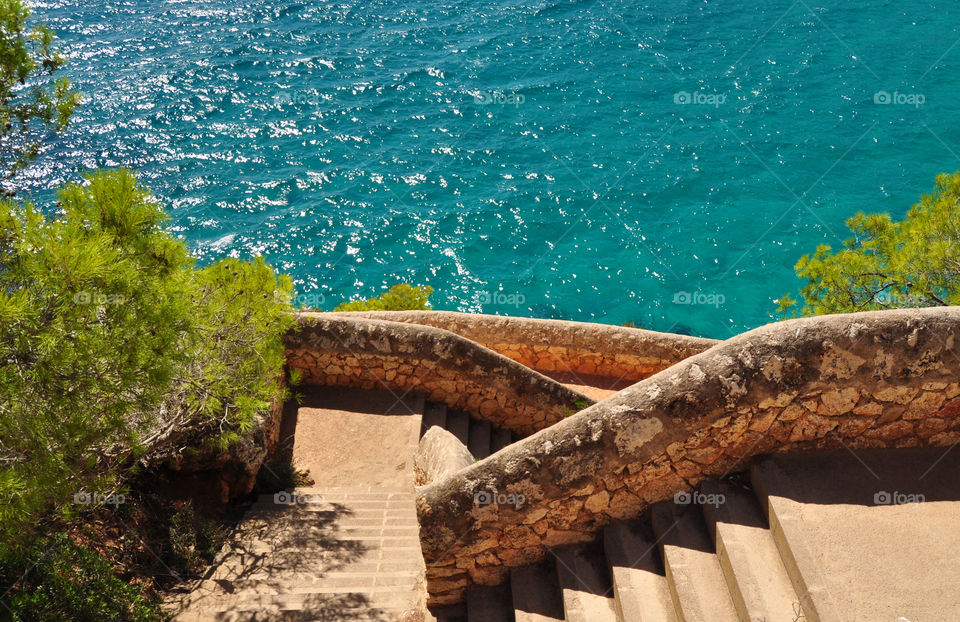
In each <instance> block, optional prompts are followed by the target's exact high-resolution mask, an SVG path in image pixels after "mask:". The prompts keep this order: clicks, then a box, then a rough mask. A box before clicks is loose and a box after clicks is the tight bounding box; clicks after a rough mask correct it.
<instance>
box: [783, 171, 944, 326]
mask: <svg viewBox="0 0 960 622" xmlns="http://www.w3.org/2000/svg"><path fill="white" fill-rule="evenodd" d="M847 226H848V227H849V228H850V230H851V231H852V232H853V237H852V238H850V239H848V240H846V241H845V242H844V245H843V248H840V249H837V250H834V249H833V248H832V247H830V246H828V245H825V244H824V245H821V246H819V247H818V248H817V250H816V252H814V253H813V254H812V255H804V256H803V257H802V258H801V259H800V261H799V262H797V265H796V271H797V275H798V276H799V277H800V278H802V279H804V280H805V281H806V283H805V284H804V286H803V288H802V289H801V291H800V299H801V301H802V306H800V304H799V303H798V302H797V301H796V300H794V299H793V298H792V297H791V296H789V295H787V296H783V297H782V298H780V300H778V301H777V302H778V303H779V305H780V311H789V312H792V313H793V314H797V313H799V314H800V315H804V316H810V315H823V314H827V313H853V312H856V311H870V310H880V309H893V308H905V307H934V306H944V305H957V304H960V255H958V254H957V248H960V172H957V173H953V174H942V175H939V176H938V177H937V181H936V185H935V186H934V189H933V192H931V193H930V194H928V195H925V196H923V197H922V198H921V199H920V202H919V203H917V204H916V205H914V206H913V207H912V208H910V210H909V211H908V212H907V214H906V217H905V218H904V219H903V220H899V221H897V220H894V219H893V218H891V216H890V215H889V214H865V213H863V212H860V213H858V214H856V215H855V216H853V217H852V218H850V219H849V220H848V221H847ZM798 307H799V308H798Z"/></svg>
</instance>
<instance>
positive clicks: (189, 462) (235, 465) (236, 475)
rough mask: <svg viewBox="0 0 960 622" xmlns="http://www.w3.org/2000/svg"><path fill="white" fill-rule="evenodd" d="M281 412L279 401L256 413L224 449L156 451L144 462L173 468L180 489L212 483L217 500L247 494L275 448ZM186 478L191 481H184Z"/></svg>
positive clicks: (235, 497)
mask: <svg viewBox="0 0 960 622" xmlns="http://www.w3.org/2000/svg"><path fill="white" fill-rule="evenodd" d="M282 416H283V405H282V404H280V403H279V402H278V403H275V404H273V405H271V407H270V408H269V409H268V410H266V411H264V412H262V413H260V414H259V415H257V418H256V421H255V422H254V425H253V427H252V428H251V430H250V431H249V432H248V433H246V434H244V435H243V436H241V437H240V438H239V439H238V440H237V441H236V442H234V443H233V444H231V445H230V446H229V447H228V448H227V449H226V450H223V451H220V450H218V449H214V448H206V447H201V448H190V449H187V450H184V449H178V450H176V451H175V452H172V451H167V452H158V453H156V454H151V455H150V461H149V463H147V464H146V465H145V466H147V468H155V469H163V470H168V471H173V472H175V473H176V476H175V479H177V480H178V481H180V482H182V483H183V488H184V489H188V488H189V489H195V488H198V487H203V489H204V490H209V488H210V486H212V485H215V486H216V488H215V492H216V494H217V495H218V496H219V499H220V502H221V503H227V502H228V501H231V500H234V499H239V498H241V497H244V496H246V495H248V494H250V492H251V491H252V490H253V487H254V485H255V484H256V482H257V473H258V472H259V471H260V467H261V466H263V463H264V461H265V460H266V459H267V457H268V456H270V455H271V454H272V453H273V452H274V451H275V450H276V448H277V445H278V443H279V441H280V422H281V418H282ZM188 480H189V481H192V482H193V484H191V485H188V484H187V482H188Z"/></svg>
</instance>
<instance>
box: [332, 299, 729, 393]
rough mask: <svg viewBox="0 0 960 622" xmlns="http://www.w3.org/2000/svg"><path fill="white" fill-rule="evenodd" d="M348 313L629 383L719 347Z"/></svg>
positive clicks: (511, 320) (536, 325)
mask: <svg viewBox="0 0 960 622" xmlns="http://www.w3.org/2000/svg"><path fill="white" fill-rule="evenodd" d="M338 315H340V314H338ZM342 315H348V316H354V317H365V318H369V319H377V320H389V321H391V322H407V323H410V324H421V325H425V326H434V327H436V328H442V329H444V330H448V331H450V332H452V333H456V334H457V335H460V336H462V337H466V338H467V339H469V340H471V341H475V342H477V343H479V344H480V345H482V346H485V347H487V348H489V349H491V350H493V351H495V352H499V353H500V354H502V355H503V356H505V357H507V358H509V359H513V360H514V361H517V362H518V363H520V364H521V365H525V366H526V367H529V368H531V369H535V370H537V371H541V372H544V373H552V372H570V373H574V374H582V375H584V376H602V377H606V378H616V379H620V380H628V381H638V380H643V379H644V378H647V377H648V376H650V375H652V374H655V373H657V372H659V371H662V370H664V369H666V368H667V367H670V366H671V365H673V364H675V363H678V362H680V361H682V360H683V359H685V358H688V357H691V356H693V355H694V354H698V353H700V352H703V351H704V350H707V349H708V348H711V347H712V346H714V345H716V344H717V343H719V342H718V341H715V340H713V339H702V338H700V337H688V336H686V335H674V334H670V333H658V332H655V331H651V330H643V329H640V328H627V327H624V326H610V325H607V324H593V323H590V322H568V321H564V320H542V319H537V318H521V317H507V316H501V315H480V314H475V313H456V312H454V311H372V312H366V313H345V314H342Z"/></svg>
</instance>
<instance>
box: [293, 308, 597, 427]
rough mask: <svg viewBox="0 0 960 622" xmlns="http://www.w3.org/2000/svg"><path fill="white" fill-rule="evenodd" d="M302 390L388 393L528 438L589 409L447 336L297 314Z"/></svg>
mask: <svg viewBox="0 0 960 622" xmlns="http://www.w3.org/2000/svg"><path fill="white" fill-rule="evenodd" d="M286 345H287V365H288V366H289V367H290V368H291V369H294V370H296V371H298V372H299V373H300V375H301V377H302V382H303V383H304V384H308V385H309V384H315V385H327V386H350V387H356V388H361V389H373V388H377V389H389V390H391V391H396V392H397V393H398V394H405V393H407V392H410V391H414V392H417V393H422V394H424V395H425V396H426V397H427V399H429V400H430V401H433V402H442V403H445V404H446V405H447V406H448V407H450V408H453V409H456V410H461V411H465V412H468V413H470V414H471V415H473V416H474V417H475V418H477V419H481V420H486V421H490V423H492V424H493V425H495V426H497V427H501V428H507V429H509V430H511V431H513V432H516V433H517V434H520V435H528V434H532V433H534V432H536V431H537V430H542V429H543V428H546V427H548V426H551V425H553V424H554V423H557V422H558V421H561V420H563V419H564V418H565V417H568V416H570V415H572V414H573V413H575V412H577V411H578V410H581V409H582V408H585V407H587V406H589V405H590V404H593V403H594V402H593V400H591V399H590V398H588V397H587V396H585V395H583V394H581V393H579V392H577V391H574V390H572V389H569V388H567V387H566V386H564V385H562V384H560V383H558V382H555V381H553V380H551V379H550V378H547V377H546V376H543V375H542V374H539V373H537V372H535V371H533V370H531V369H529V368H527V367H524V366H523V365H520V364H519V363H517V362H515V361H512V360H510V359H508V358H506V357H504V356H502V355H500V354H497V353H496V352H494V351H492V350H489V349H487V348H484V347H483V346H481V345H478V344H477V343H474V342H473V341H470V340H468V339H464V338H463V337H461V336H459V335H455V334H453V333H451V332H449V331H446V330H441V329H438V328H433V327H430V326H420V325H416V324H404V323H400V322H387V321H379V320H369V319H365V318H360V317H349V314H339V313H335V314H320V313H302V314H300V315H299V329H298V330H296V331H294V332H291V333H290V334H288V335H287V338H286Z"/></svg>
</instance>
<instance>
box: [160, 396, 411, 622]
mask: <svg viewBox="0 0 960 622" xmlns="http://www.w3.org/2000/svg"><path fill="white" fill-rule="evenodd" d="M423 410H424V400H423V399H422V398H420V397H416V396H404V395H400V396H398V395H396V394H394V393H391V392H388V391H358V390H344V389H317V390H314V391H313V392H312V393H311V394H310V395H308V396H307V397H306V398H305V401H304V403H303V404H302V405H301V407H300V408H299V409H298V411H297V422H296V423H297V426H296V427H297V432H296V440H295V442H294V448H293V452H294V458H295V463H296V464H297V465H298V466H299V467H300V468H307V469H309V471H310V473H311V475H312V477H313V478H314V479H315V480H316V481H315V484H314V485H313V486H310V487H301V488H297V489H295V490H293V491H289V492H281V493H278V494H276V495H261V496H260V497H259V498H258V499H257V501H256V502H255V503H254V504H253V506H252V507H251V508H250V509H249V510H248V511H247V512H246V513H245V515H244V517H243V519H242V520H241V522H240V524H239V525H238V526H237V527H236V529H235V530H234V531H233V533H232V535H231V537H230V538H229V540H228V541H227V542H226V543H225V544H224V546H223V548H222V549H221V551H220V553H219V555H218V556H217V559H216V561H215V562H214V564H213V566H212V567H211V569H210V570H209V572H208V574H207V575H206V576H205V577H204V579H203V580H202V581H200V582H198V583H197V584H196V585H194V586H193V589H192V590H191V591H190V593H189V594H187V595H186V596H185V597H184V598H182V599H181V600H179V601H176V602H172V603H170V608H171V610H172V612H173V613H174V617H173V619H174V621H175V622H254V621H267V620H284V621H287V622H301V621H302V622H306V621H308V620H310V621H312V620H356V621H364V622H366V621H384V622H386V621H390V622H395V621H398V620H401V621H403V620H410V621H411V622H414V621H416V620H422V618H423V611H424V609H425V607H426V591H425V585H424V563H423V556H422V554H421V549H420V533H419V525H418V522H417V512H416V494H415V490H414V486H413V464H412V462H413V460H412V457H413V451H414V448H415V447H416V443H417V441H418V439H419V431H420V427H421V419H422V415H423ZM321 440H322V441H323V442H320V441H321Z"/></svg>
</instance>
